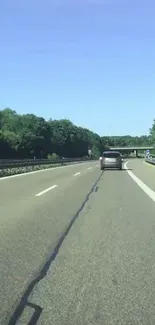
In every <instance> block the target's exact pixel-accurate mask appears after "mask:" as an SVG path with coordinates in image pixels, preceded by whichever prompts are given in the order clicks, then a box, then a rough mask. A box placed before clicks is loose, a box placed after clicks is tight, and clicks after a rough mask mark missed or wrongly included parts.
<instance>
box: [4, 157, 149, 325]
mask: <svg viewBox="0 0 155 325" xmlns="http://www.w3.org/2000/svg"><path fill="white" fill-rule="evenodd" d="M0 290H1V291H0V306H1V307H0V325H16V324H17V325H35V324H37V325H62V324H63V325H71V324H72V325H73V324H74V325H92V324H93V325H103V324H105V325H118V324H119V325H126V324H127V325H129V324H131V325H139V324H141V325H154V322H155V167H154V166H152V165H149V164H147V163H145V162H144V161H143V159H133V160H130V161H126V162H125V163H124V168H123V170H122V171H117V170H108V171H103V172H102V171H101V170H100V167H99V161H97V162H89V163H83V164H77V165H73V166H66V167H60V168H55V169H51V170H44V171H39V172H34V173H31V174H27V175H26V174H25V175H20V176H15V177H8V178H6V179H0Z"/></svg>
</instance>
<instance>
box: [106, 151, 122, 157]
mask: <svg viewBox="0 0 155 325" xmlns="http://www.w3.org/2000/svg"><path fill="white" fill-rule="evenodd" d="M103 157H105V158H117V157H120V153H119V152H104V153H103Z"/></svg>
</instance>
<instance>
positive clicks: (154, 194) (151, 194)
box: [124, 161, 155, 202]
mask: <svg viewBox="0 0 155 325" xmlns="http://www.w3.org/2000/svg"><path fill="white" fill-rule="evenodd" d="M128 163H129V161H127V162H126V163H125V164H124V168H125V169H126V171H127V173H128V174H129V176H130V177H131V178H132V179H133V180H134V182H135V183H136V184H137V185H138V186H139V187H140V188H141V189H142V190H143V192H145V194H146V195H148V196H149V197H150V199H152V200H153V201H154V202H155V192H154V191H153V190H151V188H150V187H148V186H147V185H146V184H145V183H143V182H142V181H141V180H140V179H139V178H138V177H137V176H136V175H135V174H134V173H132V172H131V170H128V168H127V164H128Z"/></svg>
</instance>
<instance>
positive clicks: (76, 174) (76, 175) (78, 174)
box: [73, 172, 81, 176]
mask: <svg viewBox="0 0 155 325" xmlns="http://www.w3.org/2000/svg"><path fill="white" fill-rule="evenodd" d="M80 174H81V173H80V172H78V173H76V174H74V175H73V176H78V175H80Z"/></svg>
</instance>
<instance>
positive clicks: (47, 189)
mask: <svg viewBox="0 0 155 325" xmlns="http://www.w3.org/2000/svg"><path fill="white" fill-rule="evenodd" d="M57 186H58V185H53V186H51V187H48V188H46V190H44V191H42V192H40V193H38V194H36V195H35V196H41V195H43V194H45V193H47V192H49V191H51V190H53V189H54V188H56V187H57Z"/></svg>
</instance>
